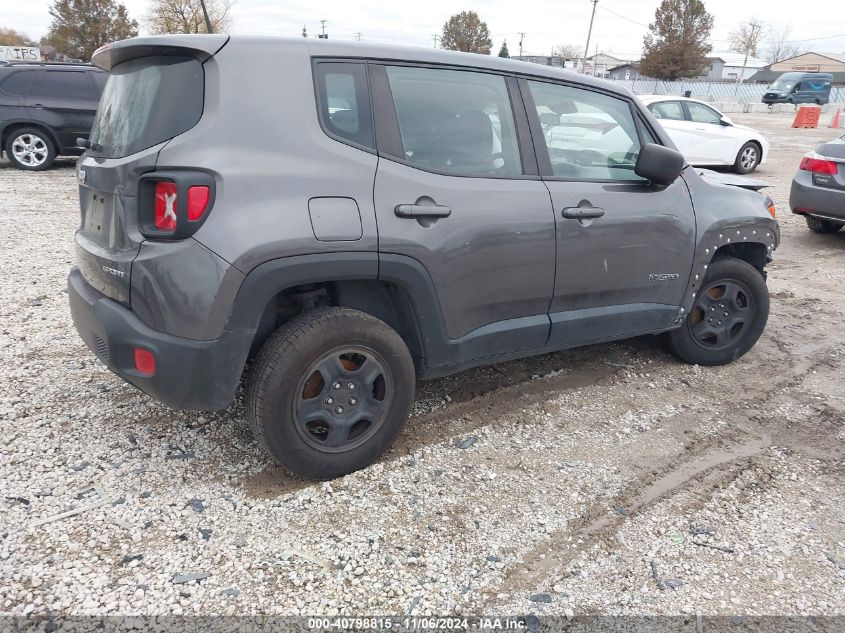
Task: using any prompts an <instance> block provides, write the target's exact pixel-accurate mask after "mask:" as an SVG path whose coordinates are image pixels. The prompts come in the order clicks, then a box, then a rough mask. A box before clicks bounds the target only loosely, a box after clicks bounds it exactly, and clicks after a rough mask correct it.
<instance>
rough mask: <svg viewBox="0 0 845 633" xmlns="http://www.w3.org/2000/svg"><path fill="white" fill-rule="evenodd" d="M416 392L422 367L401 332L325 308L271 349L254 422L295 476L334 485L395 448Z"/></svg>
mask: <svg viewBox="0 0 845 633" xmlns="http://www.w3.org/2000/svg"><path fill="white" fill-rule="evenodd" d="M414 386H415V374H414V363H413V361H412V359H411V355H410V353H409V352H408V348H407V346H406V345H405V342H404V341H403V340H402V338H401V337H400V336H399V334H397V333H396V331H395V330H393V329H392V328H390V327H389V326H388V325H387V324H385V323H384V322H383V321H380V320H379V319H377V318H375V317H373V316H370V315H369V314H366V313H364V312H359V311H357V310H351V309H349V308H318V309H317V310H314V311H312V312H307V313H305V314H302V315H300V316H298V317H296V318H294V319H292V320H291V321H290V322H288V323H286V324H285V325H283V326H282V327H280V328H279V329H278V330H277V331H276V332H275V333H274V334H273V335H272V336H271V337H270V338H269V339H268V340H267V342H266V343H265V344H264V347H263V348H262V350H261V352H260V354H259V356H258V359H257V360H256V362H255V366H254V368H253V370H252V373H251V376H250V380H249V384H248V386H247V394H246V410H247V418H248V420H249V423H250V426H251V427H252V430H253V432H254V433H255V436H256V438H257V439H258V441H259V442H260V443H261V444H262V445H263V446H264V448H265V449H266V450H267V451H268V452H269V453H270V455H271V456H272V457H273V458H274V459H275V460H276V461H277V462H278V463H279V464H281V465H282V466H283V467H285V468H286V469H287V470H289V471H292V472H294V473H297V474H299V475H302V476H303V477H306V478H308V479H321V480H324V479H333V478H335V477H340V476H342V475H345V474H347V473H351V472H353V471H356V470H359V469H361V468H364V467H365V466H368V465H370V464H372V463H373V462H374V461H375V460H376V459H378V458H379V457H380V456H381V455H382V454H383V453H384V452H385V451H386V450H387V449H388V448H389V447H390V446H391V445H392V444H393V442H394V441H395V439H396V437H397V436H398V435H399V433H400V432H401V431H402V428H403V426H404V425H405V421H406V420H407V418H408V415H409V414H410V411H411V406H412V404H413V402H414Z"/></svg>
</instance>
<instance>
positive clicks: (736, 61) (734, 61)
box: [707, 53, 766, 68]
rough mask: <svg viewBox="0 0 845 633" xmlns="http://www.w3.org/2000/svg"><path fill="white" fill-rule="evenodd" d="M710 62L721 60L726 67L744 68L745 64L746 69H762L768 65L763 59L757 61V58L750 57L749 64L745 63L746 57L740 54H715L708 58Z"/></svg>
mask: <svg viewBox="0 0 845 633" xmlns="http://www.w3.org/2000/svg"><path fill="white" fill-rule="evenodd" d="M707 59H708V60H715V59H721V60H722V61H723V62H724V63H725V66H740V67H741V66H742V65H743V63H745V67H746V68H762V67H763V66H765V65H766V62H764V61H763V60H762V59H757V58H756V57H751V56H749V57H748V62H747V63H746V62H745V55H744V54H743V55H740V54H739V53H713V54H711V55H708V56H707Z"/></svg>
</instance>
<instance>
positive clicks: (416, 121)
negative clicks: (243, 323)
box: [370, 65, 555, 365]
mask: <svg viewBox="0 0 845 633" xmlns="http://www.w3.org/2000/svg"><path fill="white" fill-rule="evenodd" d="M370 77H371V82H373V91H374V95H376V96H375V98H374V101H375V106H376V107H375V113H376V119H377V132H378V134H377V136H378V142H379V154H380V159H379V164H378V169H377V172H376V182H375V208H376V215H377V220H378V233H379V252H380V253H381V254H383V256H386V255H388V254H393V255H401V256H406V257H407V258H411V259H413V260H416V262H418V263H419V264H421V265H422V267H423V268H424V269H425V271H427V274H428V276H430V278H431V282H432V283H433V286H434V288H435V290H436V295H437V299H438V302H439V304H440V305H439V311H440V313H441V314H442V319H443V322H444V323H443V325H444V329H445V332H446V337H447V338H448V341H447V342H446V347H448V348H449V349H450V350H451V351H450V353H449V354H447V355H446V356H447V357H446V358H441V359H430V360H431V361H433V364H435V365H436V364H438V363H440V364H454V363H461V362H467V361H470V360H473V359H477V358H482V357H492V356H496V355H499V354H508V353H513V352H518V351H528V350H532V349H540V348H542V347H543V346H544V345H545V343H546V339H547V337H548V333H549V319H548V314H547V312H548V307H549V301H550V300H551V295H552V287H553V284H554V266H555V227H554V216H553V214H552V208H551V203H550V200H549V192H548V191H547V189H546V187H545V186H544V185H543V183H542V181H541V180H540V179H539V177H538V176H537V175H536V162H534V163H533V171H535V175H531V174H530V173H529V172H531V171H532V168H530V167H529V168H526V164H527V163H530V162H531V161H533V154H532V155H530V156H528V155H527V154H528V153H529V152H527V151H525V147H529V148H530V145H527V142H528V132H527V126H526V125H525V119H524V110H517V114H521V115H522V117H523V118H522V119H521V123H520V121H519V120H517V119H515V114H514V107H512V105H511V104H512V100H511V99H512V96H513V95H514V94H515V95H516V96H517V97H518V89H517V88H516V84H515V82H511V83H510V88H509V82H508V81H507V80H506V78H505V77H503V76H501V75H497V74H493V73H486V72H476V71H470V70H450V69H442V68H430V67H415V66H399V65H396V66H393V65H385V66H382V65H373V66H372V67H371V72H370ZM385 94H387V95H389V96H388V97H387V99H388V101H385V98H384V97H383V95H385ZM378 95H382V98H381V100H380V99H379V97H378ZM517 103H518V107H521V103H520V102H518V99H517ZM518 125H521V126H522V127H521V128H520V129H521V134H518V133H517V127H518ZM521 147H522V151H521V149H520V148H521Z"/></svg>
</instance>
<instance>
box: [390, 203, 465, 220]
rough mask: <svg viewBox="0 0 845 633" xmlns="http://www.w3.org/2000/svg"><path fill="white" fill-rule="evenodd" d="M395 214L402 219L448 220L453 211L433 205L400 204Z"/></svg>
mask: <svg viewBox="0 0 845 633" xmlns="http://www.w3.org/2000/svg"><path fill="white" fill-rule="evenodd" d="M393 212H394V213H395V214H396V215H397V217H400V218H448V217H449V216H450V215H452V209H450V208H449V207H444V206H441V205H431V204H398V205H396V208H395V209H394V210H393Z"/></svg>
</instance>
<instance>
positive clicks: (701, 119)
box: [687, 101, 722, 125]
mask: <svg viewBox="0 0 845 633" xmlns="http://www.w3.org/2000/svg"><path fill="white" fill-rule="evenodd" d="M687 107H688V108H689V114H690V118H691V119H692V120H693V121H695V122H696V123H710V124H712V125H719V124H720V122H721V120H722V117H721V115H720V114H719V113H718V112H716V111H715V110H714V109H713V108H708V107H707V106H705V105H701V104H700V103H695V102H694V101H687Z"/></svg>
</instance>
